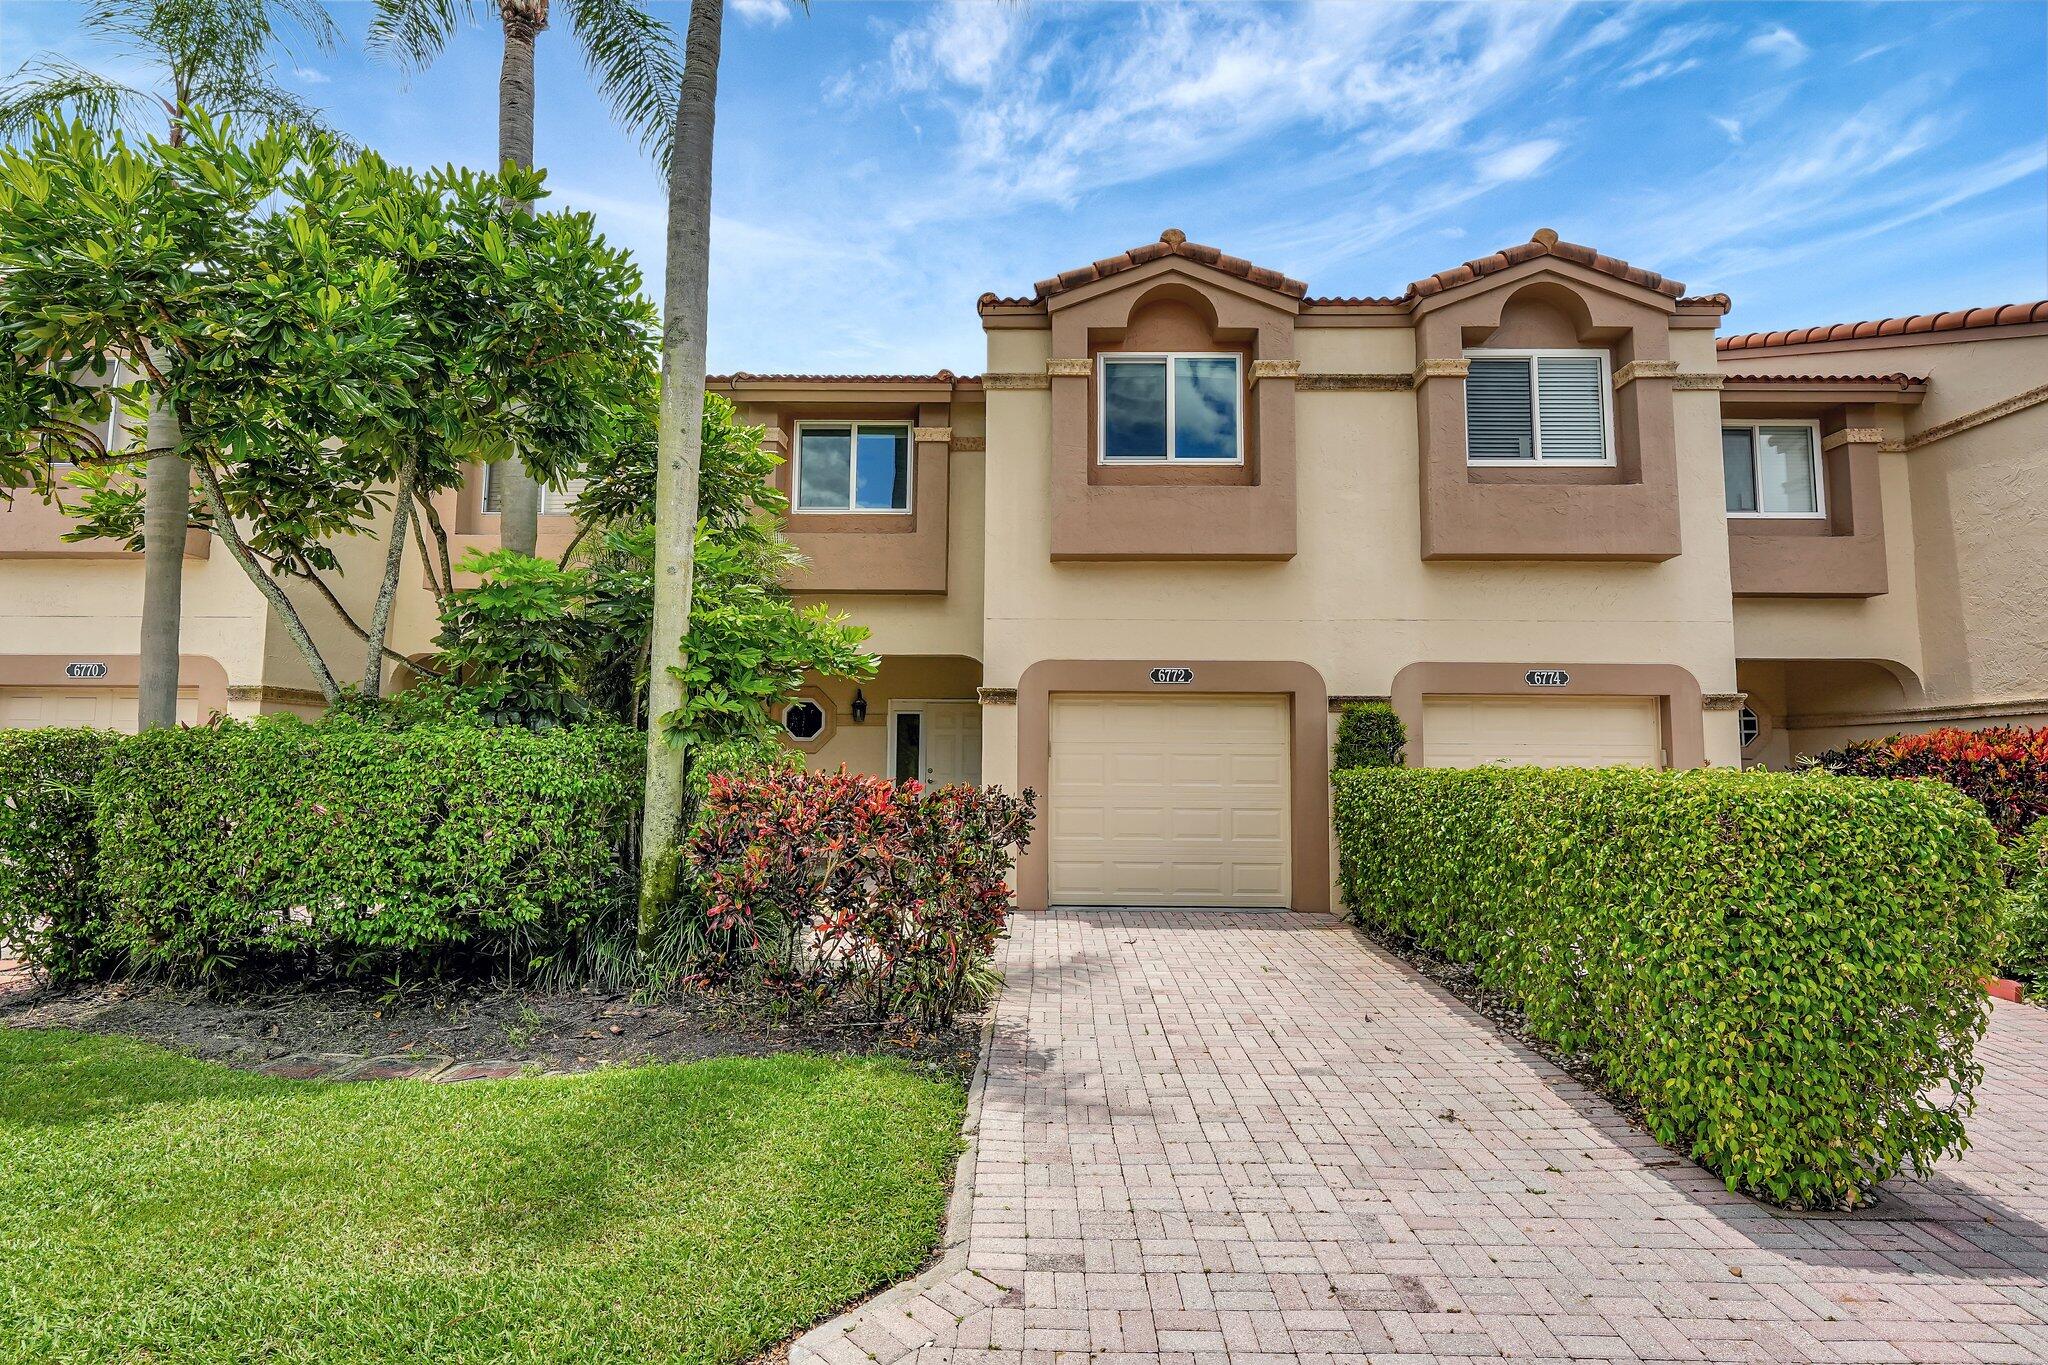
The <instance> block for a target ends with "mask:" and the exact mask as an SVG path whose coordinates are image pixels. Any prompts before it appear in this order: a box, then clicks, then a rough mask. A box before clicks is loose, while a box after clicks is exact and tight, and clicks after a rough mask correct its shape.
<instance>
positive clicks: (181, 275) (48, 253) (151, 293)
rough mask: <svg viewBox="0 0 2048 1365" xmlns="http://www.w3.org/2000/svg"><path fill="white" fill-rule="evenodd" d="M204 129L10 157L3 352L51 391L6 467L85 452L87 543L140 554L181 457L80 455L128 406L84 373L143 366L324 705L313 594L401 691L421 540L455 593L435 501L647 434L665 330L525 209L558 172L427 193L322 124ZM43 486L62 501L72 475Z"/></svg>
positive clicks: (18, 402) (39, 397)
mask: <svg viewBox="0 0 2048 1365" xmlns="http://www.w3.org/2000/svg"><path fill="white" fill-rule="evenodd" d="M186 124H187V127H186V135H185V136H184V138H183V139H182V140H181V141H180V142H179V143H177V144H173V143H171V142H170V141H169V140H167V139H162V138H152V139H150V140H149V141H148V143H147V144H146V145H144V146H141V147H133V148H131V147H130V146H129V145H128V144H127V142H126V141H125V139H124V138H122V137H121V136H120V135H119V134H116V135H114V136H112V137H110V138H108V137H101V136H99V135H98V134H96V133H94V132H93V131H92V130H91V129H89V128H87V127H85V126H83V125H81V124H77V123H59V122H51V121H45V122H44V123H43V124H42V125H40V126H39V128H38V130H37V132H36V134H35V136H34V137H33V138H32V139H31V141H30V142H29V144H28V145H27V146H26V147H23V148H17V149H5V150H0V344H4V346H5V347H6V349H7V350H8V351H9V352H10V358H11V360H12V361H13V362H14V368H15V370H16V372H17V376H19V375H21V374H24V373H26V374H29V375H31V376H37V377H32V378H28V379H23V378H20V377H17V378H15V379H14V380H12V381H10V387H9V388H8V389H7V390H6V391H5V396H4V398H0V420H4V421H5V422H6V423H7V426H6V427H5V428H4V429H0V447H8V446H10V444H12V443H19V442H22V441H29V442H31V443H33V444H35V445H36V447H37V449H38V450H39V451H40V452H41V458H42V459H43V460H44V461H47V460H48V459H50V458H52V457H55V456H58V455H62V454H69V455H71V456H72V457H74V458H75V459H78V458H82V460H83V462H84V463H85V464H86V465H87V466H88V472H86V473H85V474H83V475H81V476H79V477H78V478H77V479H76V480H75V485H76V486H77V488H78V493H79V496H78V497H77V499H76V502H77V507H76V509H75V510H76V511H77V512H78V514H79V526H78V528H77V530H76V531H75V532H74V534H75V535H76V536H79V537H84V536H111V537H115V538H127V539H132V538H133V537H134V536H136V535H137V534H138V533H139V532H141V530H142V528H143V521H144V515H145V500H144V499H143V498H142V497H141V496H140V494H139V492H138V489H137V486H136V482H135V479H134V466H133V465H132V464H129V463H126V462H128V461H132V460H134V459H136V458H138V457H146V456H149V455H151V454H153V453H156V452H153V451H150V450H143V451H135V450H122V451H115V452H95V451H92V450H90V449H83V448H81V442H80V438H79V437H78V436H77V435H76V431H77V429H78V428H79V427H81V426H82V425H83V423H82V422H81V420H80V419H81V417H85V416H89V415H90V409H89V407H88V406H87V405H89V404H90V403H92V402H96V401H102V400H99V399H96V398H95V397H94V396H93V391H92V390H91V389H90V388H89V387H88V386H86V385H83V384H81V383H80V382H79V381H78V378H77V377H78V376H81V375H89V374H91V373H93V372H104V371H106V370H107V369H108V368H109V366H110V365H111V363H112V362H113V361H114V360H116V359H118V358H122V357H130V358H132V362H131V363H137V364H139V366H140V369H141V371H142V374H141V379H140V381H139V382H140V386H141V388H142V389H143V390H144V391H145V392H146V395H147V398H148V400H149V401H150V402H152V403H154V404H156V405H158V406H160V407H162V408H164V409H165V410H167V411H170V412H172V413H173V414H174V415H175V416H176V417H177V419H178V428H177V432H178V435H177V444H176V446H175V448H174V453H176V454H178V455H179V456H180V457H181V458H185V459H187V460H189V461H190V462H191V464H192V466H193V468H194V470H195V471H196V473H197V475H198V488H197V493H196V502H197V505H196V507H195V508H193V509H192V511H191V513H190V516H191V520H192V521H193V523H194V524H198V525H201V526H204V527H206V528H207V529H208V530H210V531H211V533H212V534H214V535H216V536H218V537H219V538H220V540H221V542H222V544H223V545H224V546H225V547H226V549H227V551H228V553H229V554H230V556H231V557H232V558H233V559H234V561H235V562H236V563H237V564H238V565H239V566H241V567H242V569H243V570H244V571H245V572H246V573H247V574H248V575H249V577H250V579H251V581H252V582H254V583H255V584H256V586H257V587H258V588H259V590H261V591H262V592H263V594H264V595H265V597H266V598H268V599H269V601H270V603H271V605H272V607H273V608H274V609H275V610H276V612H277V614H278V616H279V618H280V620H281V621H282V622H283V624H284V627H285V630H286V632H287V634H288V635H289V636H290V637H291V639H292V641H293V642H294V644H296V645H297V646H298V648H299V651H300V653H301V655H302V657H303V658H304V659H305V661H306V665H307V668H308V670H309V671H310V672H311V673H312V675H313V677H314V680H315V682H316V683H317V685H318V686H319V688H320V690H321V691H322V693H323V694H324V695H326V696H327V697H328V698H329V699H330V700H333V699H335V698H337V697H339V696H340V694H341V690H342V686H343V683H342V678H343V676H344V674H342V673H340V672H337V670H336V668H335V666H334V664H333V662H332V661H331V660H329V659H328V658H327V657H326V656H325V655H324V654H323V652H322V651H321V649H320V647H319V646H318V644H317V643H316V642H315V640H314V637H313V634H312V632H311V631H310V630H309V629H308V628H307V624H306V621H305V619H304V617H303V615H302V614H301V613H302V609H301V605H300V603H301V601H302V600H311V601H313V602H316V603H322V604H324V608H325V609H327V610H331V611H333V612H334V613H335V614H337V615H338V616H339V618H340V619H341V620H342V622H343V623H344V624H345V625H347V626H348V628H349V629H350V630H351V631H352V632H353V633H354V634H355V635H356V636H357V637H358V638H359V639H360V640H362V641H363V642H364V644H365V647H366V648H365V663H364V667H363V672H362V678H363V682H364V688H365V690H366V691H369V692H372V693H374V692H375V691H376V690H377V686H378V682H379V680H380V679H381V675H382V670H383V666H384V662H385V661H386V660H387V659H397V657H398V656H396V655H395V654H393V653H392V651H391V650H390V649H389V647H388V645H387V643H386V639H385V637H386V634H387V632H388V629H389V623H390V615H391V604H392V601H393V599H394V597H395V594H396V588H397V585H398V580H399V575H400V571H401V565H402V563H403V558H404V556H403V549H404V545H405V542H406V539H407V535H408V531H409V530H411V531H412V535H413V540H414V543H415V544H417V545H418V546H419V548H420V550H421V557H422V559H423V560H424V561H425V563H426V566H427V569H426V571H427V573H428V575H429V577H430V578H431V579H432V580H433V581H434V582H435V583H436V585H437V588H438V589H439V590H440V591H442V592H443V593H445V592H446V591H448V590H449V588H450V587H451V586H452V573H451V572H450V566H449V564H448V556H447V553H446V541H445V538H444V537H442V536H441V531H440V527H439V524H438V519H437V518H435V517H434V515H433V509H432V504H431V499H432V495H433V494H434V493H436V492H439V491H442V490H444V489H447V488H451V487H454V486H456V485H457V484H458V483H459V482H460V481H461V479H462V471H463V466H464V464H465V463H466V462H467V461H470V460H476V459H490V458H494V457H496V456H498V455H500V454H501V453H502V452H503V451H504V450H506V449H509V448H511V447H512V446H514V445H515V444H516V445H517V446H518V447H519V448H521V449H523V450H527V451H530V452H533V454H532V455H530V456H529V458H532V459H535V460H536V461H538V462H540V463H541V464H542V465H543V467H547V468H565V467H570V466H578V465H581V464H582V463H584V462H585V461H587V460H588V459H589V458H591V456H592V454H593V452H594V451H595V450H596V449H598V448H601V447H604V446H605V445H607V444H609V443H611V442H613V441H615V440H617V439H620V433H621V432H622V431H623V430H624V428H625V420H624V417H623V416H622V414H627V413H629V412H630V410H631V403H632V396H633V395H634V394H636V393H638V392H642V391H644V390H645V388H646V386H647V384H648V382H649V379H648V375H649V373H650V372H651V364H652V349H651V348H652V331H651V327H652V318H651V313H650V310H649V308H648V306H647V304H646V303H645V302H644V301H643V300H642V299H640V297H639V277H638V275H637V273H636V272H635V271H634V270H633V268H632V265H631V263H630V261H629V260H628V259H627V258H626V256H625V255H624V253H622V252H618V251H614V250H613V249H611V248H610V247H608V246H606V245H605V243H604V241H603V239H602V238H600V237H599V236H598V235H597V234H596V232H595V230H594V228H593V227H592V224H591V222H590V220H589V218H588V217H587V216H585V215H578V214H549V213H543V214H532V215H530V214H507V213H505V212H504V209H503V203H504V201H505V199H506V197H507V196H511V195H516V196H519V197H521V198H522V199H528V200H531V199H538V198H540V197H541V196H542V194H543V186H542V178H541V177H540V176H539V175H538V174H536V173H533V172H523V171H513V172H511V173H509V174H508V175H505V176H484V175H477V174H474V173H470V172H463V171H457V170H452V169H450V170H443V171H437V172H433V173H430V174H426V175H421V174H419V173H416V172H412V171H409V170H405V169H403V168H399V167H394V166H392V165H390V164H389V163H387V162H385V161H383V160H382V159H381V158H379V157H377V156H375V155H373V154H369V153H362V154H357V155H345V154H344V153H343V152H342V151H341V150H340V149H339V148H338V147H337V146H336V144H334V143H333V142H332V141H331V140H329V139H326V138H324V137H319V136H312V137H308V136H306V135H304V134H302V133H300V132H298V131H296V130H291V129H284V128H272V129H271V130H269V131H268V132H266V133H265V134H263V135H262V136H261V137H258V138H256V139H254V140H252V141H248V142H243V141H240V140H238V139H237V138H236V137H235V136H234V135H233V132H232V130H231V129H230V128H228V127H227V126H226V125H224V124H221V123H216V122H214V121H212V120H210V119H208V118H207V117H206V116H205V115H203V114H200V113H197V112H196V111H195V112H188V116H187V120H186ZM29 482H31V483H32V484H34V485H35V486H38V487H40V488H42V489H43V490H44V492H45V494H46V495H57V494H58V493H59V492H60V491H61V490H60V488H59V486H58V485H57V484H56V483H55V482H54V481H53V480H52V478H51V477H50V476H49V474H48V473H47V465H45V469H44V472H42V473H39V474H34V475H32V476H31V478H30V480H29ZM415 513H417V514H418V516H419V518H420V521H419V522H418V523H415V522H414V521H413V517H414V514H415ZM420 525H425V526H428V527H430V528H431V529H432V531H433V533H434V536H435V538H436V539H437V540H439V542H440V544H439V547H438V548H439V553H438V554H436V553H433V552H432V551H431V550H430V549H429V545H428V538H427V533H426V531H424V530H419V529H417V527H418V526H420ZM378 534H382V535H383V536H384V537H385V547H386V553H385V555H384V562H383V571H382V576H381V580H380V584H379V591H378V592H377V594H376V597H375V605H374V606H373V607H372V608H371V610H370V612H369V619H368V620H367V621H365V620H361V619H358V615H357V613H355V612H353V611H351V610H350V608H349V607H348V606H347V605H346V604H345V602H344V600H343V596H342V594H341V593H340V592H338V591H337V585H336V580H337V579H338V577H339V574H340V571H341V563H340V559H339V557H338V556H337V554H336V552H335V550H336V546H337V544H338V543H339V542H340V541H341V540H342V539H343V538H345V537H350V536H357V535H378ZM294 588H296V589H300V590H301V591H298V592H294V591H291V590H290V589H294Z"/></svg>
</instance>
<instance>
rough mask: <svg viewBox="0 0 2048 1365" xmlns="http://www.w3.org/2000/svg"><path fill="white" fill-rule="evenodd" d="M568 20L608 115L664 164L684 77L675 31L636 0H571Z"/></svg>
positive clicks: (665, 163)
mask: <svg viewBox="0 0 2048 1365" xmlns="http://www.w3.org/2000/svg"><path fill="white" fill-rule="evenodd" d="M569 22H570V24H571V26H573V27H574V29H575V31H576V37H577V38H578V39H579V40H580V41H581V42H582V44H583V64H584V65H585V66H586V67H587V68H588V69H589V71H590V74H591V78H592V79H594V80H595V81H596V82H597V88H598V89H599V90H600V91H601V92H602V93H603V94H604V97H605V102H606V103H607V104H609V105H610V106H611V112H612V117H613V118H614V119H616V120H617V121H618V123H619V125H620V126H621V127H623V128H625V129H626V131H627V132H629V133H632V134H633V135H634V136H636V137H638V138H639V139H640V145H641V147H643V148H644V149H646V151H647V152H648V153H649V154H650V155H652V156H653V158H654V160H655V163H656V164H657V165H659V166H661V167H662V168H663V169H664V170H666V169H667V167H668V157H669V144H670V143H671V142H672V141H673V139H674V137H675V117H676V95H677V93H678V92H679V91H680V89H681V87H682V83H683V54H682V51H681V48H680V47H679V46H678V44H677V43H676V36H675V34H674V32H672V31H671V30H670V28H669V26H668V25H667V24H665V23H663V22H662V21H661V20H659V19H657V18H655V17H654V16H653V15H651V14H649V13H648V12H647V10H646V9H645V8H644V6H643V5H642V3H641V0H570V3H569Z"/></svg>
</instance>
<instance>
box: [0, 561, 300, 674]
mask: <svg viewBox="0 0 2048 1365" xmlns="http://www.w3.org/2000/svg"><path fill="white" fill-rule="evenodd" d="M268 620H269V611H268V609H267V608H266V606H265V604H264V602H263V599H262V597H261V596H260V595H259V594H258V593H257V591H256V588H255V586H254V585H253V584H251V583H250V582H249V580H248V579H247V578H246V577H244V576H243V573H242V571H241V569H239V568H237V567H236V565H235V563H234V561H233V560H232V559H230V558H228V557H227V556H226V555H225V554H223V553H220V552H219V551H218V549H216V551H215V553H214V554H213V555H211V556H209V557H208V558H206V559H191V558H188V559H187V560H186V561H185V583H184V613H183V624H182V628H181V638H180V640H179V648H180V652H181V653H183V654H186V655H198V656H201V657H205V658H210V659H213V660H214V661H215V662H217V663H219V664H220V665H221V667H222V668H223V669H225V670H226V672H227V675H228V682H229V685H231V686H243V685H251V684H256V683H260V682H261V681H262V680H263V670H264V666H265V658H264V633H265V629H266V627H267V625H268ZM141 640H142V563H141V561H140V560H139V559H106V560H42V559H12V560H0V642H4V643H0V650H4V651H5V653H7V654H38V655H40V654H61V655H66V656H70V657H73V658H76V659H80V660H88V661H89V660H105V659H107V658H109V657H120V656H133V655H134V654H136V653H137V652H138V651H139V650H140V648H141ZM255 709H256V707H255V703H254V702H253V701H252V702H248V703H243V702H233V703H230V706H229V711H230V712H231V713H232V714H236V715H253V714H254V713H255Z"/></svg>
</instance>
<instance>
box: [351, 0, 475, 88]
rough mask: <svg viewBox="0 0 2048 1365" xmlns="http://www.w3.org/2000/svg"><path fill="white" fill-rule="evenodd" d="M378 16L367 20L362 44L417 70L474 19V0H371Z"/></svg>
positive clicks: (436, 54)
mask: <svg viewBox="0 0 2048 1365" xmlns="http://www.w3.org/2000/svg"><path fill="white" fill-rule="evenodd" d="M374 3H375V5H376V7H377V15H376V17H375V18H373V19H372V20H370V32H369V36H368V37H367V38H366V39H365V40H364V45H365V46H366V47H368V48H369V49H370V51H372V52H374V53H377V54H378V55H379V56H383V57H388V58H390V59H391V60H392V61H394V62H396V63H398V65H400V66H401V67H408V68H411V69H412V70H415V71H417V70H420V69H422V68H424V67H427V66H431V65H432V64H433V61H434V59H435V58H436V57H438V56H440V55H441V49H442V48H443V47H445V46H447V43H448V40H449V38H451V37H453V36H454V34H455V32H456V30H458V29H460V28H461V27H462V26H463V25H464V23H465V22H470V21H474V19H475V18H476V4H475V2H474V0H374Z"/></svg>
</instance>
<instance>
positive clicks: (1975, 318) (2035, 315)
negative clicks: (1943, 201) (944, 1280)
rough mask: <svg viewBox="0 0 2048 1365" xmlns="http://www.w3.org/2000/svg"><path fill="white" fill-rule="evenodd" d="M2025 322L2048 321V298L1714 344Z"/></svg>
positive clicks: (1799, 341) (1755, 345)
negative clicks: (2031, 301)
mask: <svg viewBox="0 0 2048 1365" xmlns="http://www.w3.org/2000/svg"><path fill="white" fill-rule="evenodd" d="M2024 322H2048V299H2040V300H2037V301H2035V302H2033V303H2008V304H2003V305H2000V306H1996V307H1991V308H1957V309H1954V310H1952V311H1950V312H1947V313H1915V314H1913V315H1912V316H1911V317H1903V318H1873V319H1871V320H1870V321H1868V322H1834V323H1828V324H1825V325H1823V326H1820V327H1794V328H1790V329H1788V330H1786V331H1781V332H1744V333H1742V334H1741V335H1739V336H1725V337H1722V338H1720V339H1719V340H1717V341H1716V342H1715V343H1714V345H1715V346H1716V347H1717V348H1719V349H1720V350H1723V351H1754V350H1761V349H1762V348H1764V347H1767V346H1804V345H1806V344H1808V343H1809V342H1815V341H1858V340H1861V339H1863V338H1865V337H1891V336H1908V335H1912V334H1914V333H1918V332H1953V331H1955V330H1957V329H1959V328H1963V327H2011V326H2015V325H2017V324H2020V323H2024Z"/></svg>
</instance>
